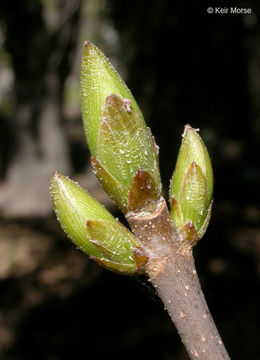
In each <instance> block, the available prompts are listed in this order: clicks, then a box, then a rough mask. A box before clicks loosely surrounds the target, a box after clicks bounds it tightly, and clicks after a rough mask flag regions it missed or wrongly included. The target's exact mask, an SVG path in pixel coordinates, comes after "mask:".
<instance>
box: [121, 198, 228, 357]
mask: <svg viewBox="0 0 260 360" xmlns="http://www.w3.org/2000/svg"><path fill="white" fill-rule="evenodd" d="M126 217H127V219H128V221H129V224H130V226H131V228H132V230H133V232H134V233H135V235H136V236H137V237H138V238H139V240H140V241H141V242H142V245H143V249H144V251H145V253H146V255H147V257H148V258H149V260H148V263H147V267H146V272H147V274H148V276H149V278H150V281H151V282H152V284H153V285H154V287H155V288H156V290H157V293H158V295H159V296H160V298H161V299H162V301H163V303H164V305H165V307H166V309H167V310H168V312H169V315H170V317H171V319H172V321H173V323H174V324H175V326H176V328H177V330H178V332H179V334H180V336H181V339H182V341H183V343H184V345H185V347H186V350H187V352H188V354H189V356H190V358H191V359H195V360H196V359H201V360H224V359H225V360H227V359H230V358H229V356H228V354H227V352H226V350H225V347H224V345H223V342H222V340H221V338H220V335H219V333H218V330H217V328H216V326H215V323H214V321H213V318H212V316H211V314H210V311H209V309H208V306H207V303H206V301H205V298H204V295H203V292H202V290H201V286H200V283H199V279H198V276H197V272H196V270H195V265H194V259H193V256H192V252H191V251H190V255H183V254H182V253H181V252H178V250H179V249H180V248H181V246H182V239H181V238H180V236H179V234H178V233H177V232H176V230H175V229H174V227H173V225H172V222H171V220H170V216H169V213H168V209H167V205H166V203H165V200H164V199H161V200H160V201H159V202H157V203H156V205H155V206H154V208H153V209H149V211H147V212H145V211H139V212H132V213H128V214H127V216H126ZM187 253H189V252H187V251H186V254H187Z"/></svg>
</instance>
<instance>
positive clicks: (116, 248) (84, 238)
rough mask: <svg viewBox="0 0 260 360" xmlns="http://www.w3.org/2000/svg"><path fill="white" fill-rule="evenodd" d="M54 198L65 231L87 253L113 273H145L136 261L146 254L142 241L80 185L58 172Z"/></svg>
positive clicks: (58, 216) (52, 182)
mask: <svg viewBox="0 0 260 360" xmlns="http://www.w3.org/2000/svg"><path fill="white" fill-rule="evenodd" d="M51 197H52V201H53V206H54V210H55V213H56V216H57V219H58V220H59V222H60V224H61V226H62V228H63V230H64V231H65V232H66V234H67V235H68V237H69V238H70V239H71V240H72V241H73V242H74V243H75V244H76V245H77V246H78V247H79V248H80V249H81V250H82V251H83V252H85V253H86V254H87V255H89V256H90V257H91V258H93V259H94V260H95V261H96V262H98V263H99V264H101V265H103V266H104V267H106V268H108V269H110V270H112V271H116V272H119V273H122V274H125V275H133V274H134V273H136V272H141V271H142V269H141V266H140V261H139V259H137V258H136V251H137V252H138V253H142V249H141V248H140V243H139V241H138V240H137V239H136V238H135V236H134V235H133V234H132V233H131V232H130V231H129V230H128V229H127V228H125V227H124V226H123V225H122V224H120V223H119V222H118V221H116V219H115V218H114V217H113V216H112V215H111V214H110V212H109V211H107V210H106V209H105V208H104V207H103V206H102V205H101V204H100V203H99V202H98V201H96V200H95V199H93V198H92V197H91V196H90V195H89V194H88V193H87V192H86V191H84V190H83V189H82V188H81V187H80V186H79V185H78V184H77V183H75V182H74V181H72V180H70V179H69V178H67V177H65V176H63V175H61V174H59V173H58V172H55V174H54V175H53V177H52V179H51ZM142 255H143V254H142ZM143 256H144V255H143ZM140 257H141V256H139V258H140ZM144 258H145V256H144ZM137 260H138V261H137Z"/></svg>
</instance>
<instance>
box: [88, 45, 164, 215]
mask: <svg viewBox="0 0 260 360" xmlns="http://www.w3.org/2000/svg"><path fill="white" fill-rule="evenodd" d="M81 88H82V91H81V101H82V116H83V122H84V127H85V132H86V136H87V141H88V145H89V148H90V151H91V154H92V158H91V162H92V166H93V169H94V172H95V174H96V175H97V177H98V179H99V181H100V183H101V184H102V186H103V188H104V189H105V190H106V192H107V193H108V194H109V195H110V196H111V198H112V199H113V200H114V201H115V202H116V203H117V205H118V206H119V207H120V208H121V209H122V211H123V212H127V211H129V210H130V207H131V209H133V206H129V196H130V187H131V183H132V182H133V181H134V178H135V176H136V174H137V172H138V171H142V172H147V173H148V177H150V180H149V183H148V185H149V184H150V185H149V186H150V187H151V189H152V194H149V191H148V192H147V197H148V198H149V196H150V197H151V199H154V198H155V197H157V198H160V196H161V180H160V175H159V168H158V154H157V152H158V150H157V146H156V145H155V143H154V139H153V137H152V135H151V133H150V131H149V129H148V128H147V127H146V124H145V122H144V119H143V116H142V114H141V112H140V109H139V108H138V106H137V104H136V102H135V100H134V98H133V96H132V94H131V92H130V91H129V89H128V88H127V86H126V85H125V83H124V82H123V81H122V79H121V78H120V77H119V75H118V74H117V72H116V71H115V69H114V68H113V67H112V65H111V64H110V63H109V61H108V60H107V59H106V58H105V56H104V55H103V54H102V53H101V51H100V50H98V49H97V48H96V47H95V46H94V45H93V44H91V43H89V42H86V43H85V46H84V50H83V58H82V71H81ZM143 203H144V202H143ZM132 205H133V204H132ZM138 205H140V204H138Z"/></svg>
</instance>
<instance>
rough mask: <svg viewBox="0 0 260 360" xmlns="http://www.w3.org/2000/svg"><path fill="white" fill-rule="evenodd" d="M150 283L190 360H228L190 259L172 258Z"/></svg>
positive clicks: (177, 256)
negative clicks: (166, 311) (158, 275)
mask: <svg viewBox="0 0 260 360" xmlns="http://www.w3.org/2000/svg"><path fill="white" fill-rule="evenodd" d="M152 283H153V285H154V287H155V288H156V290H157V292H158V295H159V296H160V298H161V299H162V301H163V303H164V305H165V307H166V309H167V310H168V313H169V315H170V317H171V319H172V321H173V323H174V324H175V326H176V328H177V330H178V332H179V334H180V336H181V339H182V342H183V343H184V345H185V347H186V350H187V352H188V354H189V356H190V358H191V359H194V360H198V359H200V360H228V359H230V358H229V356H228V354H227V352H226V349H225V347H224V345H223V341H222V340H221V338H220V335H219V333H218V330H217V328H216V325H215V323H214V320H213V318H212V316H211V314H210V311H209V309H208V306H207V303H206V301H205V298H204V295H203V292H202V290H201V286H200V283H199V279H198V276H197V272H196V270H195V266H194V260H193V257H189V258H186V257H183V256H182V255H178V254H176V256H172V257H171V258H169V259H168V262H167V265H166V267H165V269H164V271H163V273H162V274H161V276H160V277H158V278H155V279H152Z"/></svg>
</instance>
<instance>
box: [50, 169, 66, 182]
mask: <svg viewBox="0 0 260 360" xmlns="http://www.w3.org/2000/svg"><path fill="white" fill-rule="evenodd" d="M62 176H63V175H62V174H61V173H60V172H59V171H57V170H56V171H54V173H53V175H52V177H51V179H53V180H56V179H59V178H61V177H62Z"/></svg>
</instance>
